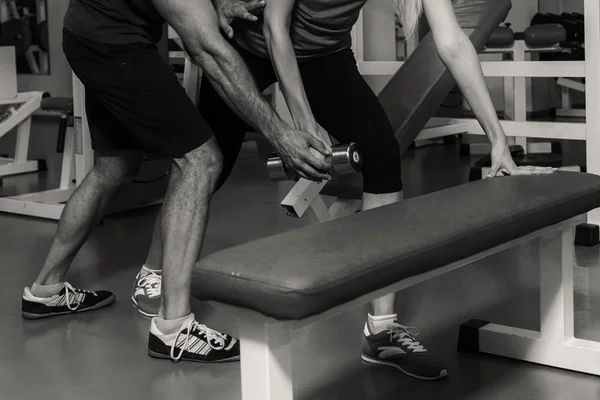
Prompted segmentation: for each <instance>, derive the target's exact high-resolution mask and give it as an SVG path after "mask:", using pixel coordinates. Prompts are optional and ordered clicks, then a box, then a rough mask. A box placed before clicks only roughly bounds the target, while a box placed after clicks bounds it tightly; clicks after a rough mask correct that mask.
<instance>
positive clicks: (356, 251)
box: [192, 172, 600, 400]
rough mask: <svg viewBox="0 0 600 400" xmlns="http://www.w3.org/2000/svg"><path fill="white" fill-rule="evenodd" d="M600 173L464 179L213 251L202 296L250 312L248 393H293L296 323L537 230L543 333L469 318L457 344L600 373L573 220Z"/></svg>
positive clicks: (204, 268) (245, 335)
mask: <svg viewBox="0 0 600 400" xmlns="http://www.w3.org/2000/svg"><path fill="white" fill-rule="evenodd" d="M597 207H600V177H598V176H596V175H590V174H583V173H578V172H557V173H555V174H552V175H545V176H513V177H502V178H494V179H486V180H480V181H476V182H472V183H468V184H465V185H462V186H458V187H454V188H451V189H447V190H442V191H439V192H435V193H431V194H428V195H424V196H421V197H418V198H414V199H409V200H405V201H403V202H399V203H395V204H392V205H388V206H385V207H381V208H377V209H374V210H369V211H365V212H362V213H359V214H354V215H351V216H348V217H346V218H341V219H337V220H334V221H331V222H326V223H322V224H316V225H311V226H308V227H305V228H300V229H296V230H293V231H288V232H284V233H281V234H278V235H274V236H270V237H266V238H263V239H259V240H255V241H252V242H249V243H246V244H242V245H239V246H235V247H232V248H229V249H226V250H222V251H219V252H216V253H213V254H211V255H209V256H208V257H206V258H204V259H203V260H201V261H200V262H199V263H198V264H197V265H196V266H195V268H194V271H193V280H192V294H193V295H194V296H195V297H196V298H198V299H202V300H214V301H216V302H217V306H218V307H222V308H226V309H229V311H231V312H232V313H234V314H235V315H237V316H239V317H240V333H239V334H240V340H241V379H242V399H243V400H292V399H293V385H292V370H291V365H292V362H291V339H290V334H291V331H292V330H293V329H296V328H298V327H301V326H303V325H307V324H310V323H313V322H315V321H318V320H322V319H326V318H329V317H331V316H334V315H336V314H341V313H343V312H345V311H347V310H351V309H354V308H357V307H359V306H362V305H364V304H366V303H368V302H369V301H371V300H374V299H376V298H379V297H380V296H382V295H385V294H389V293H395V292H397V291H399V290H401V289H404V288H407V287H410V286H413V285H415V284H418V283H421V282H424V281H427V280H429V279H431V278H435V277H438V276H440V275H443V274H444V273H446V272H449V271H453V270H455V269H458V268H459V267H461V266H464V265H468V264H470V263H472V262H474V261H476V260H480V259H483V258H485V257H487V256H489V255H491V254H494V253H498V252H500V251H503V250H506V249H509V248H511V247H513V246H516V245H518V244H520V243H523V242H527V241H530V240H533V239H536V240H539V246H540V247H539V248H540V263H541V266H540V282H541V292H540V300H541V308H540V310H541V311H540V318H541V331H540V332H534V331H529V330H524V329H519V328H513V327H507V326H500V325H496V324H491V323H485V322H481V321H470V322H468V323H466V324H464V325H463V326H462V327H461V331H460V336H459V348H460V349H461V350H468V351H476V352H477V351H478V352H482V353H489V354H495V355H501V356H506V357H511V358H515V359H519V360H523V361H529V362H535V363H539V364H544V365H548V366H554V367H558V368H564V369H569V370H573V371H580V372H585V373H590V374H595V375H600V362H598V360H600V343H596V342H591V341H586V340H580V339H576V338H574V334H573V332H574V319H573V318H574V317H573V316H574V312H573V240H572V235H573V227H574V224H575V222H574V218H575V217H577V216H579V215H582V214H584V213H586V212H588V211H590V210H592V209H594V208H597Z"/></svg>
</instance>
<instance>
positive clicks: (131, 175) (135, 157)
mask: <svg viewBox="0 0 600 400" xmlns="http://www.w3.org/2000/svg"><path fill="white" fill-rule="evenodd" d="M143 158H144V154H143V153H142V152H137V151H136V152H127V153H123V154H118V155H99V156H98V157H97V159H96V163H95V165H94V168H93V169H92V172H93V174H94V177H95V178H96V179H97V180H98V182H99V184H101V185H104V186H110V187H114V188H120V187H123V186H125V185H127V184H129V183H131V182H132V181H133V180H134V179H135V177H136V176H137V174H138V173H139V171H140V167H141V164H142V161H143Z"/></svg>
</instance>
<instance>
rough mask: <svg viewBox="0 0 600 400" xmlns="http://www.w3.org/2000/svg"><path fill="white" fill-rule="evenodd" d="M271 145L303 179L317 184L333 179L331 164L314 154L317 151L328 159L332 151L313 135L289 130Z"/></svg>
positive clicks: (276, 137) (272, 140) (277, 137)
mask: <svg viewBox="0 0 600 400" xmlns="http://www.w3.org/2000/svg"><path fill="white" fill-rule="evenodd" d="M271 143H272V144H273V146H274V147H275V151H276V152H277V154H278V155H279V156H280V157H281V159H282V161H283V162H284V163H285V165H286V166H288V167H289V168H292V169H294V170H295V171H296V172H297V173H298V175H300V176H301V177H302V178H305V179H308V180H311V181H315V182H321V181H322V180H329V179H331V176H330V175H329V171H330V170H331V168H332V166H331V164H329V163H328V162H327V161H325V160H321V159H320V158H317V157H315V156H314V155H313V153H312V152H314V151H316V152H317V154H319V155H322V157H328V156H329V155H331V151H330V150H328V149H327V147H326V146H325V144H323V142H321V140H319V139H317V138H316V137H315V136H313V135H312V134H310V133H305V132H301V131H297V130H293V129H289V128H288V129H286V130H285V131H284V132H281V133H280V134H279V135H276V136H275V137H273V138H272V139H271ZM311 151H312V152H311Z"/></svg>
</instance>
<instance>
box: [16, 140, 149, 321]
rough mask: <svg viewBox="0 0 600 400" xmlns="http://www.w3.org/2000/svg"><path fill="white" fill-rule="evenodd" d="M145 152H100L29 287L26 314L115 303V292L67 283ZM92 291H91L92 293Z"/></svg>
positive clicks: (57, 312)
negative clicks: (82, 251) (87, 289)
mask: <svg viewBox="0 0 600 400" xmlns="http://www.w3.org/2000/svg"><path fill="white" fill-rule="evenodd" d="M142 156H143V154H142V153H141V152H127V153H122V154H120V155H118V156H102V155H99V156H98V158H97V160H96V164H95V165H94V167H93V168H92V170H91V171H90V172H89V174H88V175H87V176H86V177H85V179H84V180H83V182H82V183H81V185H79V187H78V188H77V189H76V190H75V192H74V193H73V195H72V196H71V198H70V199H69V201H68V202H67V204H66V205H65V208H64V210H63V213H62V215H61V218H60V221H59V224H58V229H57V231H56V234H55V235H54V240H53V241H52V245H51V246H50V250H49V252H48V256H47V257H46V260H45V262H44V264H43V267H42V269H41V271H40V273H39V275H38V277H37V279H36V281H35V283H34V284H33V285H32V287H31V288H25V291H24V294H23V307H22V313H23V316H24V317H25V318H45V317H51V316H54V315H60V314H65V313H69V312H71V311H75V310H78V311H81V310H83V309H85V308H87V309H97V308H100V307H103V306H107V305H109V304H112V302H114V295H113V294H112V293H110V292H101V293H100V292H98V293H95V294H94V295H93V296H92V295H90V296H87V294H86V292H85V291H81V290H79V289H74V288H72V287H71V286H70V285H68V284H65V276H66V274H67V271H68V270H69V267H70V266H71V262H72V261H73V259H74V258H75V256H76V255H77V253H78V252H79V249H81V247H82V246H83V245H84V244H85V242H86V240H87V238H88V237H89V235H90V234H91V233H92V231H93V229H94V228H95V227H96V225H97V224H98V222H99V221H100V219H101V218H102V216H103V215H104V212H105V209H106V206H107V205H108V203H109V201H110V200H111V198H112V197H113V195H114V194H115V193H116V192H117V191H118V190H119V189H121V188H122V187H123V186H125V185H126V184H127V183H129V182H130V181H131V180H132V179H133V178H134V177H135V175H136V174H137V172H138V170H139V167H140V164H141V162H142ZM88 294H89V293H88Z"/></svg>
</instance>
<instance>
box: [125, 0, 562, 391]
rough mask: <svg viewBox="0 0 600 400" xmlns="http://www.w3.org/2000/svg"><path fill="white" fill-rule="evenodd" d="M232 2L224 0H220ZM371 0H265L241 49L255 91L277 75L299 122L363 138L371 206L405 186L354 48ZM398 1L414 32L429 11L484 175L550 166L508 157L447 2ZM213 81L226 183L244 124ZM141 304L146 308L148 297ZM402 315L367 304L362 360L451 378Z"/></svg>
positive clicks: (384, 304) (210, 103) (208, 109)
mask: <svg viewBox="0 0 600 400" xmlns="http://www.w3.org/2000/svg"><path fill="white" fill-rule="evenodd" d="M226 2H227V0H222V2H221V4H226ZM365 3H366V0H337V1H332V0H277V1H271V2H268V3H267V4H266V6H265V9H264V13H263V16H262V17H263V18H262V19H261V21H259V22H257V23H253V22H247V23H245V24H244V25H242V26H240V27H239V29H238V31H237V34H236V37H235V41H236V44H235V47H236V48H237V50H238V52H239V53H240V55H242V57H243V59H244V61H245V62H246V64H247V65H248V67H249V68H250V71H251V73H252V75H253V76H254V79H255V80H256V82H257V84H258V87H259V89H265V88H266V87H268V86H269V85H271V84H272V83H274V82H275V81H278V82H279V84H280V86H281V88H282V92H283V95H284V97H285V99H286V103H287V105H288V107H289V109H290V113H291V116H292V119H293V121H294V124H295V126H296V127H297V128H298V129H302V130H303V131H307V132H310V133H312V134H313V135H315V136H317V137H321V136H322V135H327V134H331V135H332V136H333V137H335V138H336V139H337V140H338V141H339V142H342V143H344V142H356V143H357V144H358V146H359V147H360V148H361V150H362V153H363V161H364V163H363V168H362V175H363V179H364V182H363V196H362V210H369V209H373V208H376V207H381V206H385V205H387V204H391V203H394V202H397V201H400V200H402V197H403V196H402V189H403V185H402V179H401V174H400V152H399V145H398V142H397V141H396V138H395V136H394V131H393V129H392V127H391V124H390V122H389V120H388V118H387V115H386V113H385V111H384V109H383V107H382V106H381V104H380V103H379V100H378V99H377V96H376V95H375V94H374V93H373V91H372V90H371V89H370V87H369V86H368V84H367V83H366V82H365V80H364V79H363V77H362V76H361V74H360V73H359V71H358V68H357V66H356V60H355V59H354V55H353V54H352V50H351V48H350V47H351V29H352V26H353V25H354V23H355V22H356V20H357V19H358V17H359V13H360V10H361V9H362V7H363V6H364V4H365ZM395 5H396V6H397V7H398V14H399V15H400V17H401V18H402V22H403V25H404V27H405V28H407V30H408V31H409V32H413V31H414V30H415V27H416V24H417V23H418V21H419V18H420V15H421V13H422V12H424V14H425V16H426V17H427V20H428V22H429V25H430V26H431V30H432V34H433V37H434V41H435V44H436V48H437V51H438V55H439V56H440V58H441V60H442V61H443V62H444V63H445V65H446V66H447V68H448V70H449V71H450V73H451V74H452V75H453V77H454V78H455V80H456V81H457V83H458V85H459V86H460V89H461V90H462V92H463V94H464V95H465V98H466V99H467V101H468V102H469V104H470V105H471V107H472V109H473V111H474V113H475V115H476V117H477V119H478V120H479V122H480V123H481V125H482V127H483V129H484V131H485V133H486V134H487V136H488V139H489V141H490V143H491V145H492V154H491V156H492V170H491V172H490V174H489V175H488V176H489V177H492V176H495V175H496V173H498V172H500V171H505V172H507V173H509V174H511V175H523V174H549V173H552V172H553V170H552V169H551V168H539V167H517V166H516V165H515V163H514V161H513V160H512V158H511V156H510V152H509V149H508V145H507V140H506V135H505V133H504V131H503V129H502V126H501V124H500V122H499V121H498V118H497V116H496V111H495V109H494V107H493V104H492V101H491V98H490V95H489V92H488V90H487V87H486V85H485V80H484V77H483V73H482V71H481V66H480V64H479V59H478V57H477V53H476V51H475V49H474V48H473V45H472V44H471V42H470V40H469V39H468V37H467V36H466V35H465V34H464V32H463V31H462V29H461V28H460V26H459V25H458V22H457V20H456V16H455V14H454V10H453V8H452V3H451V1H450V0H398V1H395ZM240 22H243V21H240ZM224 30H225V31H226V32H227V33H228V35H229V36H230V37H231V36H232V30H231V27H229V26H225V27H224ZM423 68H427V66H423ZM415 79H418V77H417V76H416V77H415ZM215 89H217V88H214V87H213V86H212V85H211V83H210V82H208V81H206V80H205V81H203V82H202V86H201V92H200V101H199V109H200V110H201V111H202V112H204V113H205V115H206V118H207V122H208V123H209V125H210V126H211V128H212V129H213V130H214V132H215V138H216V139H217V142H218V144H219V148H220V149H221V151H222V153H223V159H224V167H223V172H222V175H221V181H223V180H224V179H226V176H227V174H229V172H231V170H232V168H233V165H234V164H235V161H236V158H237V156H238V153H239V150H240V147H241V143H242V141H243V137H244V132H245V131H246V130H247V127H246V124H245V123H244V121H242V120H240V119H238V118H236V117H235V115H233V113H232V112H231V111H229V110H228V107H227V105H226V104H225V103H224V102H222V101H221V100H220V99H219V97H218V95H217V92H216V91H215ZM154 242H155V243H158V241H157V240H154ZM158 247H159V245H158V244H156V245H155V244H153V245H151V252H150V253H149V259H148V260H147V262H146V266H145V267H144V268H143V269H142V272H141V273H140V276H141V275H143V274H145V273H147V274H149V275H147V276H150V277H151V278H149V280H151V281H152V282H153V285H156V286H159V285H160V274H159V272H157V271H150V270H149V269H152V268H153V266H154V265H155V264H156V262H155V261H154V259H157V258H158V257H159V256H160V250H159V249H158ZM151 257H153V258H154V259H153V258H151ZM149 280H144V279H143V278H140V279H139V280H138V284H137V287H138V290H137V292H136V293H137V297H139V298H142V297H143V295H144V291H143V289H144V284H145V283H147V282H148V281H149ZM135 295H136V294H134V296H135ZM153 301H154V302H157V301H158V299H157V298H155V299H154V300H153ZM143 305H144V306H146V307H149V306H150V302H144V304H143ZM142 309H143V307H140V310H142ZM148 310H149V308H148V309H147V311H148ZM397 319H398V316H397V315H396V312H395V295H394V294H392V295H389V296H385V297H382V298H380V299H377V300H375V301H373V302H372V303H371V311H370V313H369V314H368V315H367V318H366V321H365V326H364V329H363V335H362V354H361V357H362V359H363V360H364V361H366V362H370V363H374V364H377V365H384V366H389V367H393V368H396V369H399V370H400V371H402V372H403V373H405V374H406V375H409V376H411V377H415V378H419V379H424V380H435V379H441V378H444V377H446V376H447V371H446V368H445V367H444V365H443V362H442V361H441V360H440V359H439V358H438V357H437V356H436V355H435V354H433V353H431V352H430V351H429V350H428V349H427V348H426V347H425V346H424V345H423V344H422V343H421V342H419V341H417V339H416V338H415V336H416V335H415V332H417V330H416V329H414V328H410V327H407V326H405V325H403V324H400V323H399V322H398V320H397Z"/></svg>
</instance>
